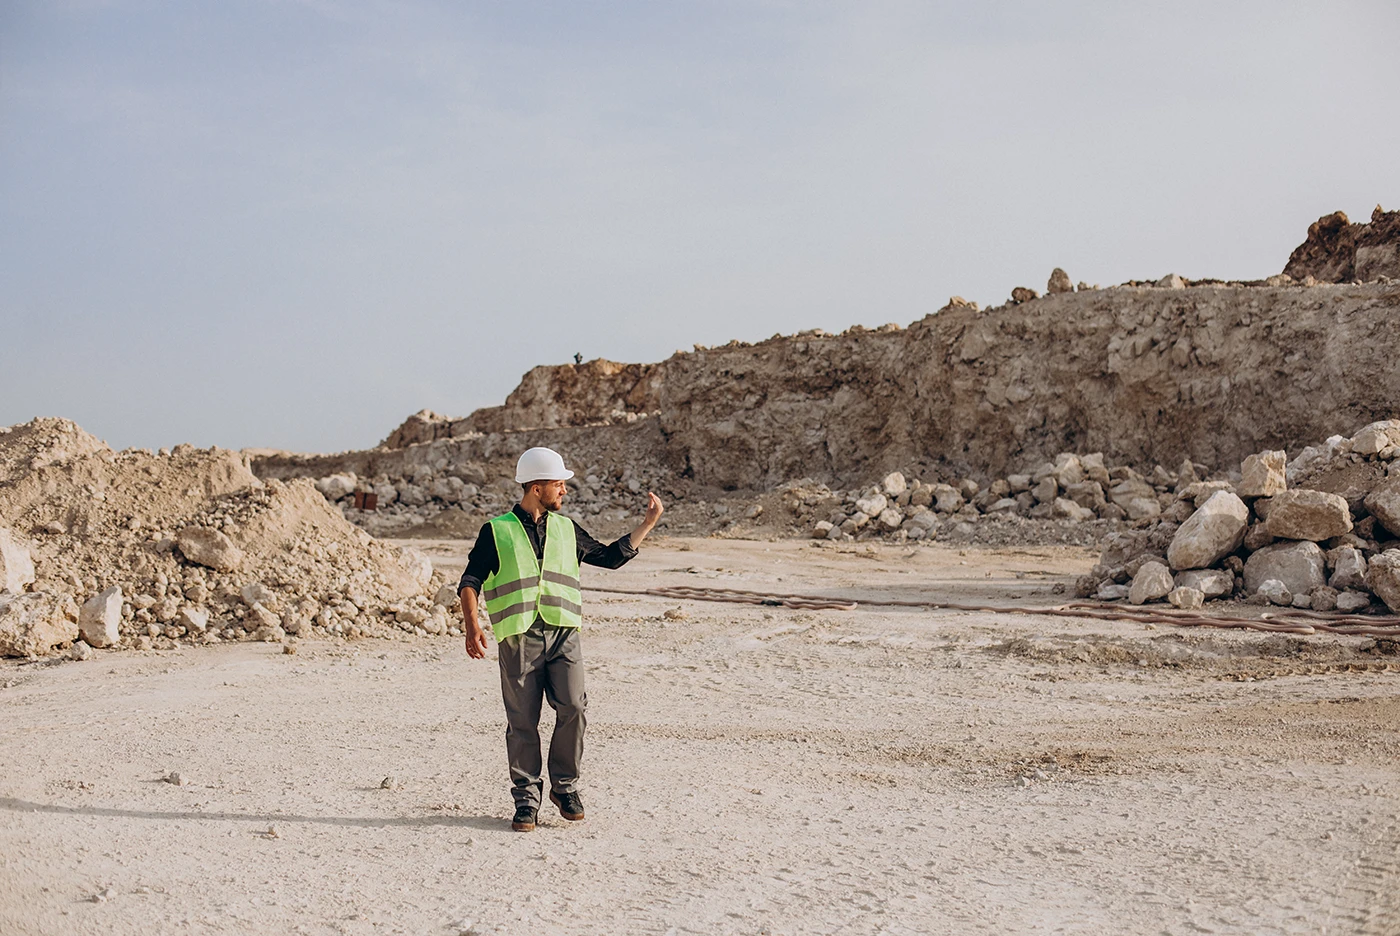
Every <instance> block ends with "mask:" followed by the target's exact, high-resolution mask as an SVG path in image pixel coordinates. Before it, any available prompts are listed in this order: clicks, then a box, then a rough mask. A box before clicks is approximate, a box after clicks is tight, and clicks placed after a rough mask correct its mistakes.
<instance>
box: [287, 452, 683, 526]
mask: <svg viewBox="0 0 1400 936" xmlns="http://www.w3.org/2000/svg"><path fill="white" fill-rule="evenodd" d="M490 478H491V473H489V472H488V471H487V470H485V469H484V468H483V467H482V466H480V465H476V464H449V465H437V466H434V465H428V464H423V465H418V466H415V467H414V469H413V472H412V474H411V475H408V476H406V477H392V476H389V475H384V474H379V475H374V476H372V477H364V476H358V475H356V474H354V473H353V472H349V471H346V472H338V473H335V474H331V475H327V476H325V477H322V478H319V479H317V480H316V482H315V485H316V490H318V491H320V492H321V494H322V495H323V496H324V497H325V498H326V500H328V501H330V502H331V503H332V504H335V505H337V506H338V507H339V508H340V510H341V513H342V515H343V516H344V517H345V518H346V519H348V520H350V521H351V522H352V523H354V524H356V525H357V526H360V527H363V528H364V529H366V530H368V531H369V532H371V533H373V534H375V535H386V534H392V533H394V532H396V531H398V530H402V529H406V528H408V527H411V526H414V525H416V524H420V523H425V522H427V521H429V520H431V519H432V518H433V517H435V516H436V515H438V514H439V513H441V512H442V511H445V510H449V509H453V508H456V509H458V510H462V511H464V512H466V513H469V514H472V515H475V516H481V517H490V516H495V515H497V514H500V513H504V512H505V511H507V510H509V509H510V508H511V505H512V504H514V503H516V501H518V500H519V498H520V486H519V485H518V484H516V483H515V482H514V481H513V480H512V479H511V478H510V477H508V476H506V475H504V474H502V473H499V472H498V473H496V477H495V478H494V480H488V479H490ZM655 483H656V481H655V479H654V478H652V477H650V473H648V472H645V471H642V470H634V469H633V468H631V467H626V468H624V469H622V470H621V471H619V472H616V473H610V472H606V471H603V470H599V469H593V468H590V469H587V470H586V471H584V472H580V474H579V476H577V477H576V478H575V479H573V480H572V481H570V485H569V486H570V493H569V506H568V512H569V513H570V514H571V515H576V516H579V517H581V518H597V517H600V516H604V515H610V516H609V519H621V518H623V517H625V516H628V515H630V514H631V513H635V512H637V511H638V510H639V509H640V505H641V503H642V501H640V500H639V498H640V497H644V496H645V494H646V492H647V491H648V490H652V489H654V488H655ZM371 492H372V493H373V494H374V495H375V500H376V506H375V509H374V510H373V511H365V510H357V509H355V507H354V503H355V495H356V494H357V493H371Z"/></svg>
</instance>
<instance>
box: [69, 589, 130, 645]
mask: <svg viewBox="0 0 1400 936" xmlns="http://www.w3.org/2000/svg"><path fill="white" fill-rule="evenodd" d="M121 622H122V590H121V588H120V587H119V586H115V585H114V586H112V587H111V588H109V589H107V590H106V591H104V592H102V593H101V594H97V595H94V596H92V597H91V598H89V599H88V600H87V601H85V602H83V606H82V608H81V609H80V610H79V611H78V633H79V634H80V635H82V638H83V640H85V641H87V643H88V644H89V645H90V646H93V647H110V646H112V645H113V644H115V643H117V642H119V641H120V640H121V639H122V637H121V631H120V627H121Z"/></svg>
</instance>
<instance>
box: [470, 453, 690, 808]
mask: <svg viewBox="0 0 1400 936" xmlns="http://www.w3.org/2000/svg"><path fill="white" fill-rule="evenodd" d="M573 476H574V473H573V472H572V471H570V470H569V469H567V468H565V467H564V459H563V458H562V457H560V455H559V453H558V452H555V451H552V450H550V449H547V448H532V449H530V450H528V451H527V452H525V454H523V455H521V456H520V461H519V462H517V463H516V466H515V480H516V481H517V482H518V483H519V484H520V485H521V496H520V503H519V504H517V505H516V506H515V508H514V509H512V510H511V511H510V512H509V513H505V514H502V515H501V516H499V517H497V518H495V519H494V520H492V521H490V522H489V523H487V524H486V525H485V526H483V527H482V528H481V532H480V533H478V534H477V538H476V545H475V546H473V547H472V551H471V553H470V555H468V557H467V568H466V570H465V571H464V572H463V573H462V579H461V581H460V582H459V583H458V585H457V594H458V597H460V598H461V600H462V617H463V619H464V620H465V621H466V646H467V656H469V657H472V658H473V659H477V660H479V659H482V658H483V657H485V656H486V634H485V632H484V631H483V630H482V627H481V602H482V600H483V598H484V600H485V603H486V610H487V613H488V614H489V615H490V618H491V630H492V633H493V634H494V635H495V637H496V645H497V657H498V659H499V662H500V668H501V696H502V698H503V699H504V701H505V706H506V756H507V759H508V760H509V762H510V780H511V795H512V796H513V797H514V798H515V817H514V818H513V819H512V820H511V828H512V829H514V830H515V831H517V832H532V831H534V828H535V821H536V819H537V818H538V816H539V808H540V800H541V794H543V792H544V781H543V780H542V779H541V778H540V771H541V763H540V711H541V709H540V702H541V700H544V701H547V702H549V707H550V708H552V709H554V711H555V715H556V719H555V725H554V736H553V737H552V738H551V739H550V742H549V798H550V800H551V801H552V802H553V803H554V805H555V806H557V807H559V814H560V815H561V816H563V817H564V818H565V819H568V820H570V821H571V822H577V821H579V820H580V819H582V818H583V800H582V799H580V798H579V789H578V785H579V762H580V761H581V760H582V758H583V732H584V727H585V726H586V725H587V719H586V717H585V714H584V712H585V709H586V708H587V707H588V696H587V694H586V693H585V692H584V688H583V651H582V648H581V646H580V642H579V627H580V625H581V624H582V623H583V620H582V608H581V597H580V594H579V580H578V573H579V563H580V562H586V563H588V564H589V565H595V566H602V567H603V568H605V569H616V568H618V567H620V566H622V565H623V564H625V563H626V562H627V561H628V560H630V559H631V558H632V557H633V556H635V555H636V554H637V548H638V547H639V546H641V545H642V540H644V539H646V536H647V534H648V533H650V532H651V531H652V528H653V527H655V526H656V521H658V520H660V519H661V513H662V511H663V510H664V509H665V508H663V507H662V505H661V498H659V497H657V496H656V495H655V494H651V493H648V494H647V508H646V515H645V516H644V517H643V518H642V522H641V525H640V526H638V527H637V528H636V529H635V530H633V531H632V532H631V533H629V534H628V535H626V536H624V537H622V538H621V539H619V540H617V541H616V542H614V543H612V544H610V545H608V546H604V545H602V544H601V543H599V542H598V541H597V540H595V539H594V538H593V537H591V536H589V535H588V533H587V532H585V531H584V529H583V527H581V526H579V525H578V524H577V523H576V522H575V521H573V520H570V519H568V518H565V517H561V516H559V514H558V513H557V511H558V510H559V509H560V508H561V507H563V506H564V495H565V494H567V493H568V489H567V486H566V485H565V484H564V482H565V481H567V480H568V479H569V478H572V477H573Z"/></svg>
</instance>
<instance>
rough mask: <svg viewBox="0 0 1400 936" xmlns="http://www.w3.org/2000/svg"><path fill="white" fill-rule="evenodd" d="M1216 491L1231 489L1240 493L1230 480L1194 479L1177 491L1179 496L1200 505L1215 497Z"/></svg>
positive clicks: (1232, 492)
mask: <svg viewBox="0 0 1400 936" xmlns="http://www.w3.org/2000/svg"><path fill="white" fill-rule="evenodd" d="M1216 491H1229V492H1230V493H1231V494H1236V493H1238V492H1236V491H1235V488H1234V486H1233V485H1231V484H1230V482H1229V481H1193V482H1192V483H1191V484H1188V485H1186V486H1185V487H1183V488H1182V489H1181V490H1180V491H1179V492H1177V496H1178V497H1181V498H1184V499H1186V500H1189V501H1190V502H1191V503H1192V504H1194V505H1195V506H1197V507H1199V506H1201V505H1202V504H1204V503H1205V502H1206V501H1208V500H1210V499H1211V498H1212V497H1214V496H1215V492H1216Z"/></svg>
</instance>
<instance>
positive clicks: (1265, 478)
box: [1235, 451, 1288, 497]
mask: <svg viewBox="0 0 1400 936" xmlns="http://www.w3.org/2000/svg"><path fill="white" fill-rule="evenodd" d="M1287 467H1288V453H1287V452H1272V451H1271V452H1260V453H1258V454H1257V455H1251V456H1249V457H1248V458H1246V459H1245V460H1244V463H1243V464H1241V465H1240V474H1241V475H1242V476H1243V477H1241V479H1240V483H1239V487H1237V488H1236V489H1235V493H1237V494H1239V496H1240V497H1273V496H1274V495H1275V494H1282V493H1283V492H1284V491H1286V490H1288V479H1287V474H1286V470H1287Z"/></svg>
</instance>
